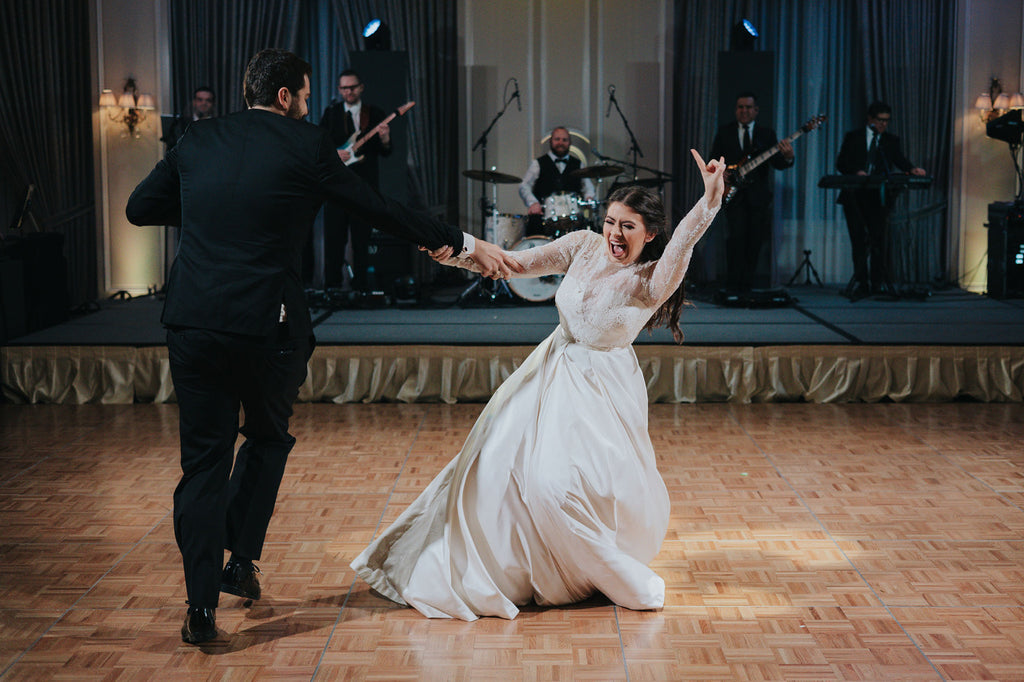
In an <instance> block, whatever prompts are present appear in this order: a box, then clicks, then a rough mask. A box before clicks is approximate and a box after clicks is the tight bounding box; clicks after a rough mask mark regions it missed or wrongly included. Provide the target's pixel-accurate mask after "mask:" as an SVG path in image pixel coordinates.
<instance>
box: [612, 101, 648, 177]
mask: <svg viewBox="0 0 1024 682" xmlns="http://www.w3.org/2000/svg"><path fill="white" fill-rule="evenodd" d="M613 104H614V105H615V111H617V112H618V113H619V118H621V119H622V125H623V126H625V128H626V132H627V133H629V151H628V152H626V153H627V154H632V155H633V163H631V164H629V165H631V166H633V179H634V180H636V171H637V168H638V166H637V160H636V157H637V156H641V157H642V156H643V155H644V153H643V152H642V151H640V143H639V142H637V140H636V135H634V134H633V130H632V129H631V128H630V127H629V121H628V120H627V119H626V115H625V114H623V113H622V109H621V108H620V107H619V100H617V99H615V86H614V85H609V86H608V113H607V114H605V118H608V116H609V115H610V114H611V111H612V110H611V107H612V105H613Z"/></svg>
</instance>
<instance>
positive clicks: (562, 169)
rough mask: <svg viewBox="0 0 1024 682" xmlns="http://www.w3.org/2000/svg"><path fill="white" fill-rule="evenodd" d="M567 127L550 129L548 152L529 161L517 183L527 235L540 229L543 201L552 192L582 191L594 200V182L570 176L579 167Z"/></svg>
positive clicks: (584, 196) (581, 192) (587, 197)
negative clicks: (524, 207)
mask: <svg viewBox="0 0 1024 682" xmlns="http://www.w3.org/2000/svg"><path fill="white" fill-rule="evenodd" d="M569 144H570V140H569V129H568V128H566V127H564V126H559V127H557V128H555V129H554V130H552V131H551V139H550V141H549V145H550V147H551V149H549V150H548V153H547V154H544V155H543V156H539V157H537V158H536V159H534V160H533V161H531V162H530V167H529V168H527V169H526V174H525V175H524V176H523V181H522V182H520V183H519V196H520V197H522V198H523V203H525V204H526V206H527V207H528V209H527V213H528V214H529V225H528V228H527V229H528V231H529V234H537V233H538V232H541V228H542V225H543V220H544V200H545V199H547V198H548V197H549V196H551V195H552V194H559V193H569V194H576V195H579V194H582V195H583V198H584V199H585V200H587V201H593V199H594V194H595V192H594V183H593V182H592V181H591V180H590V178H579V177H573V176H571V175H570V173H571V172H572V171H574V170H579V169H580V167H581V166H582V164H581V163H580V160H579V159H577V158H576V157H574V156H572V155H570V154H569Z"/></svg>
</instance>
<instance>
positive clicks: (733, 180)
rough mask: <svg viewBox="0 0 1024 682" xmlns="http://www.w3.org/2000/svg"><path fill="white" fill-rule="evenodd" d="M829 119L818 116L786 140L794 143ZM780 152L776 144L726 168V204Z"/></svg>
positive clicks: (724, 200) (821, 115) (823, 115)
mask: <svg viewBox="0 0 1024 682" xmlns="http://www.w3.org/2000/svg"><path fill="white" fill-rule="evenodd" d="M827 119H828V116H826V115H825V114H818V115H817V116H815V117H814V118H812V119H811V120H809V121H807V123H805V124H803V125H802V126H800V128H799V129H798V130H797V131H796V132H794V133H793V134H792V135H790V136H789V137H787V138H785V139H786V140H788V141H789V142H793V140H795V139H796V138H798V137H800V136H801V135H803V134H804V133H809V132H811V131H812V130H814V129H815V128H818V127H820V126H821V124H822V123H824V122H825V121H826V120H827ZM778 151H779V145H778V144H776V145H775V146H774V147H772V148H771V149H766V150H765V151H763V152H761V153H760V154H758V155H757V156H755V157H753V158H750V157H744V158H743V159H742V160H741V161H740V162H739V163H734V164H732V165H731V166H726V167H725V198H724V199H723V200H722V201H723V202H724V203H726V204H727V203H729V201H731V200H732V198H733V197H734V196H735V195H736V191H737V190H738V189H740V188H741V187H743V185H744V184H745V183H747V182H748V181H749V176H750V174H751V173H753V172H754V169H756V168H757V167H758V166H760V165H761V164H763V163H764V162H765V161H767V160H768V159H770V158H772V157H773V156H775V154H777V153H778Z"/></svg>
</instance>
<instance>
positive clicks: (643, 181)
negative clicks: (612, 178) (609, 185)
mask: <svg viewBox="0 0 1024 682" xmlns="http://www.w3.org/2000/svg"><path fill="white" fill-rule="evenodd" d="M666 182H672V178H637V179H636V180H623V181H621V182H616V183H615V186H616V187H626V186H627V185H637V186H639V187H661V186H662V185H664V184H665V183H666Z"/></svg>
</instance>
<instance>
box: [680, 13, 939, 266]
mask: <svg viewBox="0 0 1024 682" xmlns="http://www.w3.org/2000/svg"><path fill="white" fill-rule="evenodd" d="M953 14H954V12H953V7H952V3H948V2H945V0H871V1H870V2H862V1H861V0H831V1H830V2H820V1H819V0H786V1H785V2H773V3H764V2H760V3H754V2H750V1H748V0H676V3H675V36H674V47H675V64H674V72H673V84H674V92H673V139H674V140H675V148H674V150H673V165H674V169H673V170H674V173H675V174H676V175H677V176H678V177H680V182H676V183H674V185H673V195H672V199H673V202H672V203H673V206H674V207H675V212H676V214H677V215H676V218H677V219H678V218H679V217H681V214H682V213H685V211H686V210H688V209H689V207H690V206H692V205H693V203H694V201H695V200H696V199H697V197H699V196H700V188H701V183H700V176H699V174H698V173H697V171H696V169H695V167H694V165H693V162H692V160H691V158H690V155H689V148H690V147H696V148H697V149H699V150H706V149H708V148H710V145H711V139H712V138H713V137H714V133H715V130H716V129H717V127H718V126H719V125H722V124H724V123H726V122H728V120H730V119H728V118H727V119H726V120H722V121H719V120H717V116H718V111H717V102H718V53H719V52H720V51H725V50H728V49H729V47H730V45H729V40H730V32H731V29H732V26H733V25H734V24H736V22H738V21H739V20H740V19H742V18H749V19H750V20H751V21H752V22H753V23H754V25H755V26H756V27H757V28H758V30H759V32H760V38H759V39H758V41H757V43H756V46H755V50H762V51H770V52H773V53H774V54H775V69H776V74H775V83H774V93H775V97H774V102H775V105H774V111H771V112H764V111H762V112H761V114H762V116H764V115H765V114H766V113H767V114H768V116H769V120H771V121H772V126H773V127H774V128H775V130H776V133H778V135H779V137H783V136H785V135H788V134H790V133H792V132H793V131H794V130H796V128H798V127H799V126H800V125H802V124H803V123H804V122H806V121H807V120H808V119H809V118H811V117H812V116H814V115H816V114H819V113H823V114H826V115H827V116H828V120H827V121H826V123H825V124H824V125H823V126H822V127H821V128H819V129H818V130H815V131H813V132H811V133H809V134H808V135H806V136H804V137H801V138H799V139H798V140H797V141H796V142H795V143H794V148H795V151H796V165H795V166H794V167H793V168H791V169H789V170H786V171H783V172H776V173H775V186H776V202H775V216H774V235H773V240H772V246H773V266H774V272H773V282H775V283H779V284H786V283H787V282H788V280H789V279H790V277H791V275H793V274H794V272H795V270H796V268H797V266H798V265H799V263H800V261H801V260H802V258H803V250H804V249H809V250H811V251H812V256H811V260H812V262H813V263H814V264H815V265H816V269H817V270H818V271H819V273H820V274H821V276H822V278H823V279H824V280H825V281H826V282H835V283H842V284H845V282H846V280H848V279H849V277H850V276H851V275H852V272H853V267H852V258H851V255H850V244H849V237H848V234H847V231H846V224H845V221H844V219H843V217H842V212H841V210H839V207H838V206H837V205H836V204H835V199H836V191H835V190H824V189H820V188H818V186H817V183H818V180H819V179H820V178H821V176H823V175H829V174H833V173H835V172H836V170H835V160H836V155H837V154H838V152H839V145H840V143H841V141H842V137H843V134H844V133H845V132H846V131H848V130H852V129H854V128H857V127H859V126H862V125H864V124H865V110H866V108H867V104H868V103H869V102H870V101H871V100H873V99H876V98H880V99H884V100H885V101H887V102H888V103H889V104H890V105H892V107H893V114H894V116H893V118H894V121H893V124H892V125H891V126H890V130H891V132H893V133H895V134H897V135H899V136H900V137H901V139H902V142H903V151H904V153H905V154H906V155H907V156H908V158H910V159H911V160H912V161H914V162H915V163H917V164H918V165H921V166H922V167H924V168H925V169H927V170H928V172H929V174H931V175H933V176H934V178H935V182H934V184H933V185H932V188H931V189H930V190H928V191H923V192H921V191H914V192H907V193H906V196H904V197H903V198H902V199H901V200H900V202H899V203H898V204H897V206H896V208H895V211H894V215H893V225H892V227H893V229H892V238H893V249H892V253H893V274H894V277H895V279H896V280H897V281H899V282H903V283H919V282H933V281H935V279H936V278H942V277H944V276H945V273H944V272H943V269H942V265H941V264H942V263H943V262H944V259H943V255H942V250H943V249H944V245H945V237H944V233H945V230H946V229H947V227H946V226H947V220H946V206H947V201H948V176H949V152H950V150H949V144H950V140H951V139H952V120H951V116H952V114H951V111H950V107H949V102H950V101H951V99H952V92H951V88H952V84H953V67H954V65H953V59H954V54H955V49H954V47H955V44H954V43H955V25H954V23H953V22H954V16H953ZM752 58H756V54H754V55H752ZM723 227H724V226H723V225H715V226H713V227H712V229H711V231H710V232H709V234H708V235H707V236H706V237H705V238H704V239H703V240H702V241H701V244H700V245H699V246H698V252H697V254H696V255H695V258H694V262H693V269H692V270H691V276H692V277H693V278H694V279H695V280H697V281H702V280H703V281H709V280H712V279H715V277H716V276H717V275H719V274H720V273H719V272H718V269H719V266H720V264H721V263H722V254H721V244H722V242H723V237H724V230H723V229H722V228H723ZM799 281H800V282H802V281H804V280H803V277H802V276H801V278H800V279H799Z"/></svg>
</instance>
